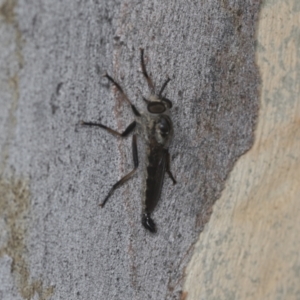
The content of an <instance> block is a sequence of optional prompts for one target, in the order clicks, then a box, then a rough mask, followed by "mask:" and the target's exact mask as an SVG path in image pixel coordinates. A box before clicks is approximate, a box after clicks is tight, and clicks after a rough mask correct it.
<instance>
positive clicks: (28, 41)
mask: <svg viewBox="0 0 300 300" xmlns="http://www.w3.org/2000/svg"><path fill="white" fill-rule="evenodd" d="M0 5H1V15H0V18H1V23H0V24H1V26H0V39H1V42H0V49H1V50H0V64H1V72H0V76H1V78H0V79H1V91H0V93H1V94H0V97H1V98H0V101H1V103H0V105H1V115H0V122H1V132H0V135H1V140H0V142H1V145H0V146H1V170H0V171H1V181H0V193H1V220H0V228H1V231H2V232H5V234H4V235H3V236H2V237H1V239H0V279H1V280H2V282H4V284H3V285H2V287H1V288H0V290H1V291H0V292H1V294H0V295H1V299H5V300H6V299H124V300H126V299H130V300H131V299H179V298H180V292H181V283H182V278H183V275H184V268H185V266H186V264H187V263H188V260H189V257H190V255H191V254H192V251H191V250H192V248H191V246H192V245H193V244H194V242H195V241H196V239H197V237H198V236H199V233H200V232H201V230H202V229H203V226H204V225H205V223H206V222H208V221H209V216H210V214H211V212H212V209H213V204H214V202H215V201H216V200H217V198H218V197H219V196H220V193H221V191H222V188H223V186H224V182H225V180H226V178H227V176H228V174H229V172H230V170H231V169H232V167H233V164H234V162H235V161H236V160H237V159H238V158H239V157H240V156H241V155H242V154H243V153H245V151H247V150H248V149H249V148H250V147H251V145H252V142H253V131H254V129H255V123H256V118H257V112H258V84H259V74H258V70H257V68H256V66H255V56H254V52H255V28H256V27H255V26H256V20H257V15H258V9H259V1H254V0H248V1H230V0H226V1H225V0H224V1H123V2H119V1H100V0H99V1H96V0H94V1H71V0H66V1H58V0H52V1H45V0H41V1H38V2H36V1H18V2H17V1H13V0H12V1H10V0H6V1H1V2H0ZM141 47H142V48H144V49H145V55H146V63H147V69H148V72H149V73H150V74H151V76H152V78H153V81H154V83H155V84H156V87H157V88H159V87H160V86H161V84H162V83H163V82H164V80H165V79H166V77H167V76H169V77H170V78H171V82H170V83H169V85H168V87H167V89H166V92H167V97H168V98H169V99H171V100H172V101H173V109H172V118H173V122H174V132H175V137H174V140H173V143H172V146H171V148H170V152H171V161H172V162H171V169H172V172H173V174H175V177H176V179H177V181H178V183H177V185H176V186H173V185H172V182H171V180H170V179H169V178H168V176H166V178H165V182H164V187H163V192H162V196H161V200H160V203H159V206H158V207H157V209H156V210H155V213H154V214H153V218H154V220H155V221H156V224H157V227H158V232H157V234H155V235H152V234H150V233H148V232H146V231H145V229H144V228H143V227H142V225H141V222H140V211H141V195H142V185H143V182H142V178H143V171H144V170H143V168H142V167H141V168H140V169H139V171H138V174H137V175H136V176H135V177H134V178H133V179H132V180H131V181H129V182H128V183H127V184H126V185H124V186H123V187H122V188H120V189H118V190H117V191H116V192H115V193H114V194H113V196H112V197H111V199H110V200H109V202H108V203H107V204H106V206H105V208H103V209H100V208H99V206H98V204H99V203H100V202H101V201H102V200H103V199H104V197H105V196H106V194H107V192H108V191H109V189H110V187H111V186H112V185H113V184H114V183H115V182H116V180H118V179H120V178H121V177H122V176H123V175H124V174H126V173H127V172H129V171H130V170H131V169H132V165H133V162H132V154H131V147H130V143H131V139H130V138H128V139H126V140H121V139H117V138H115V137H113V136H111V135H109V134H108V133H107V132H105V131H103V130H101V129H97V128H82V127H80V126H79V125H78V123H79V121H80V120H83V119H84V120H88V121H95V122H97V121H101V123H103V124H106V125H107V126H109V127H112V128H114V129H116V130H118V131H122V130H123V129H125V127H126V126H127V125H128V124H129V123H130V122H131V121H132V120H133V116H132V113H131V111H130V108H129V107H128V106H127V105H126V103H125V102H124V101H122V98H121V97H120V94H119V93H118V92H117V91H116V90H115V88H113V87H111V85H110V84H109V83H108V81H107V79H106V78H103V77H102V75H103V74H104V73H105V72H106V71H107V72H108V73H109V74H110V75H111V76H112V77H114V78H115V79H116V80H117V81H118V82H119V83H120V85H121V86H122V87H123V88H124V90H125V91H126V93H127V95H128V96H129V98H130V99H131V101H132V102H133V103H134V104H135V105H136V106H137V107H138V108H139V109H141V110H143V109H145V107H144V103H143V101H142V95H144V96H147V95H148V89H147V85H146V82H145V80H144V78H143V76H142V73H141V68H140V53H139V48H141ZM139 155H140V160H141V162H142V161H143V145H142V143H140V139H139ZM199 284H201V283H199Z"/></svg>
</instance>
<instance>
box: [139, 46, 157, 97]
mask: <svg viewBox="0 0 300 300" xmlns="http://www.w3.org/2000/svg"><path fill="white" fill-rule="evenodd" d="M141 66H142V72H143V75H144V76H145V78H146V80H147V83H148V86H149V89H150V90H151V92H152V93H153V94H154V92H155V88H154V84H153V82H152V79H151V78H150V76H149V75H148V73H147V70H146V66H145V61H144V49H141Z"/></svg>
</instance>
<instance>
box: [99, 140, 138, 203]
mask: <svg viewBox="0 0 300 300" xmlns="http://www.w3.org/2000/svg"><path fill="white" fill-rule="evenodd" d="M132 156H133V164H134V169H133V170H132V171H131V172H129V173H128V174H127V175H125V176H124V177H123V178H121V179H120V180H119V181H117V182H116V183H115V184H114V185H113V186H112V188H111V189H110V191H109V193H108V195H107V196H106V197H105V199H104V200H103V202H102V203H100V204H99V206H101V207H104V205H105V203H106V202H107V200H108V199H109V198H110V196H111V195H112V194H113V192H114V191H115V190H116V189H117V188H118V187H120V186H121V185H122V184H123V183H125V182H126V181H127V180H129V179H130V178H131V177H132V176H133V175H134V174H135V172H136V170H137V168H138V166H139V160H138V152H137V143H136V135H135V134H134V135H133V136H132Z"/></svg>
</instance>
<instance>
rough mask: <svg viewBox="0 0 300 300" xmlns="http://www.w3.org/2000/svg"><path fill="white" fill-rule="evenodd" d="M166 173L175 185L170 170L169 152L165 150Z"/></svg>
mask: <svg viewBox="0 0 300 300" xmlns="http://www.w3.org/2000/svg"><path fill="white" fill-rule="evenodd" d="M166 163H167V164H166V172H167V173H168V175H169V177H170V178H171V180H172V181H173V184H176V183H177V182H176V180H175V178H174V176H173V174H172V172H171V170H170V153H169V151H168V150H167V162H166Z"/></svg>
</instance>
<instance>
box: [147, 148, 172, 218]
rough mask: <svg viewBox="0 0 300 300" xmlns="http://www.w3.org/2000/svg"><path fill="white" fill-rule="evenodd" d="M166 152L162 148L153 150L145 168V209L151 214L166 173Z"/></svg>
mask: <svg viewBox="0 0 300 300" xmlns="http://www.w3.org/2000/svg"><path fill="white" fill-rule="evenodd" d="M166 163H167V152H166V150H165V149H163V148H155V149H153V150H152V151H151V153H150V155H149V165H148V167H147V182H146V199H145V209H146V211H147V212H148V213H151V212H152V211H153V210H154V208H155V207H156V205H157V202H158V200H159V198H160V194H161V190H162V186H163V181H164V175H165V172H166Z"/></svg>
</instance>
